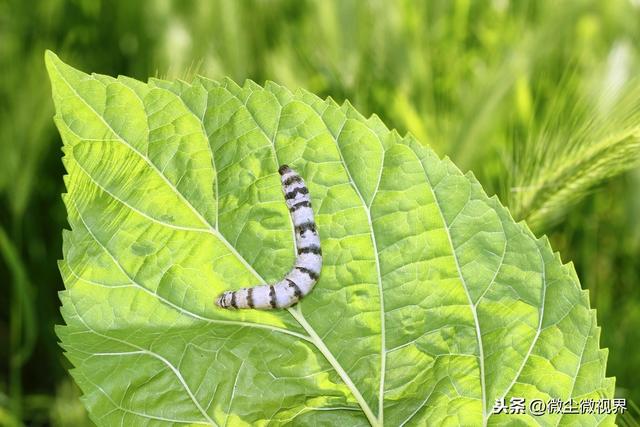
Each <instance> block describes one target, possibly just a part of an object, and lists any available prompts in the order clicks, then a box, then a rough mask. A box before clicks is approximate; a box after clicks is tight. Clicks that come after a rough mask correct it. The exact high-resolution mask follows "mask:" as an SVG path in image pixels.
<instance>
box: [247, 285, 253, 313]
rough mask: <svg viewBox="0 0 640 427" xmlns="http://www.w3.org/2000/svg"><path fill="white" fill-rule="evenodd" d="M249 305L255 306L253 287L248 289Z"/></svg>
mask: <svg viewBox="0 0 640 427" xmlns="http://www.w3.org/2000/svg"><path fill="white" fill-rule="evenodd" d="M247 305H248V306H249V308H253V288H249V289H247Z"/></svg>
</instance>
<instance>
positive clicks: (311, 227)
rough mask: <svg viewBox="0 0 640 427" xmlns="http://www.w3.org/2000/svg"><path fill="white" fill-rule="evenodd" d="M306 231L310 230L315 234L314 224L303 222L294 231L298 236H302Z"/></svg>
mask: <svg viewBox="0 0 640 427" xmlns="http://www.w3.org/2000/svg"><path fill="white" fill-rule="evenodd" d="M307 230H310V231H312V232H314V233H315V232H316V224H315V223H314V222H303V223H302V224H300V225H298V226H296V231H297V232H298V233H300V235H302V234H304V232H305V231H307Z"/></svg>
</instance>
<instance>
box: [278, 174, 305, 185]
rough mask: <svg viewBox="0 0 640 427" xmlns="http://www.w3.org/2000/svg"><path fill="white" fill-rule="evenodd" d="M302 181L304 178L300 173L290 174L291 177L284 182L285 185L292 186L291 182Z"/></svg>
mask: <svg viewBox="0 0 640 427" xmlns="http://www.w3.org/2000/svg"><path fill="white" fill-rule="evenodd" d="M300 181H302V178H300V176H298V175H293V176H290V177H289V178H287V179H285V180H284V182H283V183H282V184H283V185H284V186H285V187H288V186H290V185H291V184H293V183H294V182H300Z"/></svg>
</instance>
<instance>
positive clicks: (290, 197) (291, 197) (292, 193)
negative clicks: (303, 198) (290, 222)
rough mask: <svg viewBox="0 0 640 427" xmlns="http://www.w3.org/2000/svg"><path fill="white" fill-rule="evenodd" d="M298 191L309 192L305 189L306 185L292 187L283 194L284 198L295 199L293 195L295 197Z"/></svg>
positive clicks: (301, 192)
mask: <svg viewBox="0 0 640 427" xmlns="http://www.w3.org/2000/svg"><path fill="white" fill-rule="evenodd" d="M298 193H300V194H309V190H308V189H307V187H298V188H294V189H293V190H291V191H289V192H288V193H287V194H285V195H284V198H285V199H287V200H291V199H295V197H296V195H297V194H298Z"/></svg>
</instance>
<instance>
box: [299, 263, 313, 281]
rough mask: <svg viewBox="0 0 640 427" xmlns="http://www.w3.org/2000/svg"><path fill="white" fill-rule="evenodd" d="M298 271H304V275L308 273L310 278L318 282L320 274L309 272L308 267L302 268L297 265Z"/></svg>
mask: <svg viewBox="0 0 640 427" xmlns="http://www.w3.org/2000/svg"><path fill="white" fill-rule="evenodd" d="M296 270H298V271H302V272H303V273H306V274H307V275H308V276H309V277H311V278H312V279H313V280H318V273H316V272H315V271H313V270H309V269H308V268H306V267H300V266H297V265H296Z"/></svg>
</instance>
